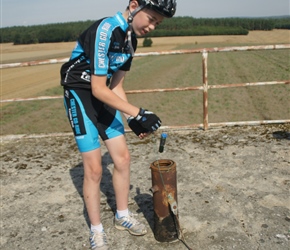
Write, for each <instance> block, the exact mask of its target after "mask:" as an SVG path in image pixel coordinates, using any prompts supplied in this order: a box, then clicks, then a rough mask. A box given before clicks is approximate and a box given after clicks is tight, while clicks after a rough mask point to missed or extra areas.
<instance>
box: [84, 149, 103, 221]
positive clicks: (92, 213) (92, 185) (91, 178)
mask: <svg viewBox="0 0 290 250" xmlns="http://www.w3.org/2000/svg"><path fill="white" fill-rule="evenodd" d="M82 158H83V164H84V183H83V195H84V201H85V204H86V209H87V212H88V215H89V218H90V222H91V224H92V225H99V224H100V223H101V219H100V199H101V196H100V183H101V179H102V165H101V150H100V148H98V149H95V150H92V151H89V152H84V153H82Z"/></svg>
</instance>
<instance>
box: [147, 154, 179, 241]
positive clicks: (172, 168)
mask: <svg viewBox="0 0 290 250" xmlns="http://www.w3.org/2000/svg"><path fill="white" fill-rule="evenodd" d="M150 168H151V175H152V188H151V189H150V190H151V191H152V193H153V206H154V230H153V231H154V237H155V239H156V240H157V241H159V242H172V241H176V240H178V225H176V219H175V216H176V217H177V218H178V214H177V180H176V164H175V162H174V161H172V160H167V159H162V160H157V161H154V162H153V163H152V164H151V166H150Z"/></svg>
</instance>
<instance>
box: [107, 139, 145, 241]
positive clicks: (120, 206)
mask: <svg viewBox="0 0 290 250" xmlns="http://www.w3.org/2000/svg"><path fill="white" fill-rule="evenodd" d="M105 143H106V146H107V148H108V150H109V153H110V155H111V157H112V159H113V162H114V172H113V186H114V191H115V195H116V204H117V213H116V216H115V227H116V228H117V229H119V230H128V231H129V232H130V233H131V234H133V235H144V234H146V233H147V230H146V226H145V225H144V224H142V223H140V222H139V221H138V220H136V219H135V218H134V215H133V214H132V213H131V212H130V211H128V198H129V189H130V154H129V150H128V147H127V144H126V140H125V136H124V135H121V136H118V137H115V138H113V139H109V140H106V141H105ZM124 210H127V213H126V216H122V215H121V216H120V215H119V213H118V211H122V212H124Z"/></svg>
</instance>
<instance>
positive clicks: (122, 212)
mask: <svg viewBox="0 0 290 250" xmlns="http://www.w3.org/2000/svg"><path fill="white" fill-rule="evenodd" d="M128 215H129V210H128V208H127V209H125V210H117V218H118V219H120V218H122V217H127V216H128Z"/></svg>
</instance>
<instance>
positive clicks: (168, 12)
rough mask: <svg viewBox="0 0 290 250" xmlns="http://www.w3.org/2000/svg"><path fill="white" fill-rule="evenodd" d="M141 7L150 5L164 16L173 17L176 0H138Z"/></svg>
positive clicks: (149, 6)
mask: <svg viewBox="0 0 290 250" xmlns="http://www.w3.org/2000/svg"><path fill="white" fill-rule="evenodd" d="M137 1H138V3H139V5H140V7H141V9H142V8H144V7H148V8H150V9H152V10H154V11H156V12H158V13H159V14H160V15H162V16H164V17H173V16H174V14H175V11H176V0H137Z"/></svg>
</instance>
